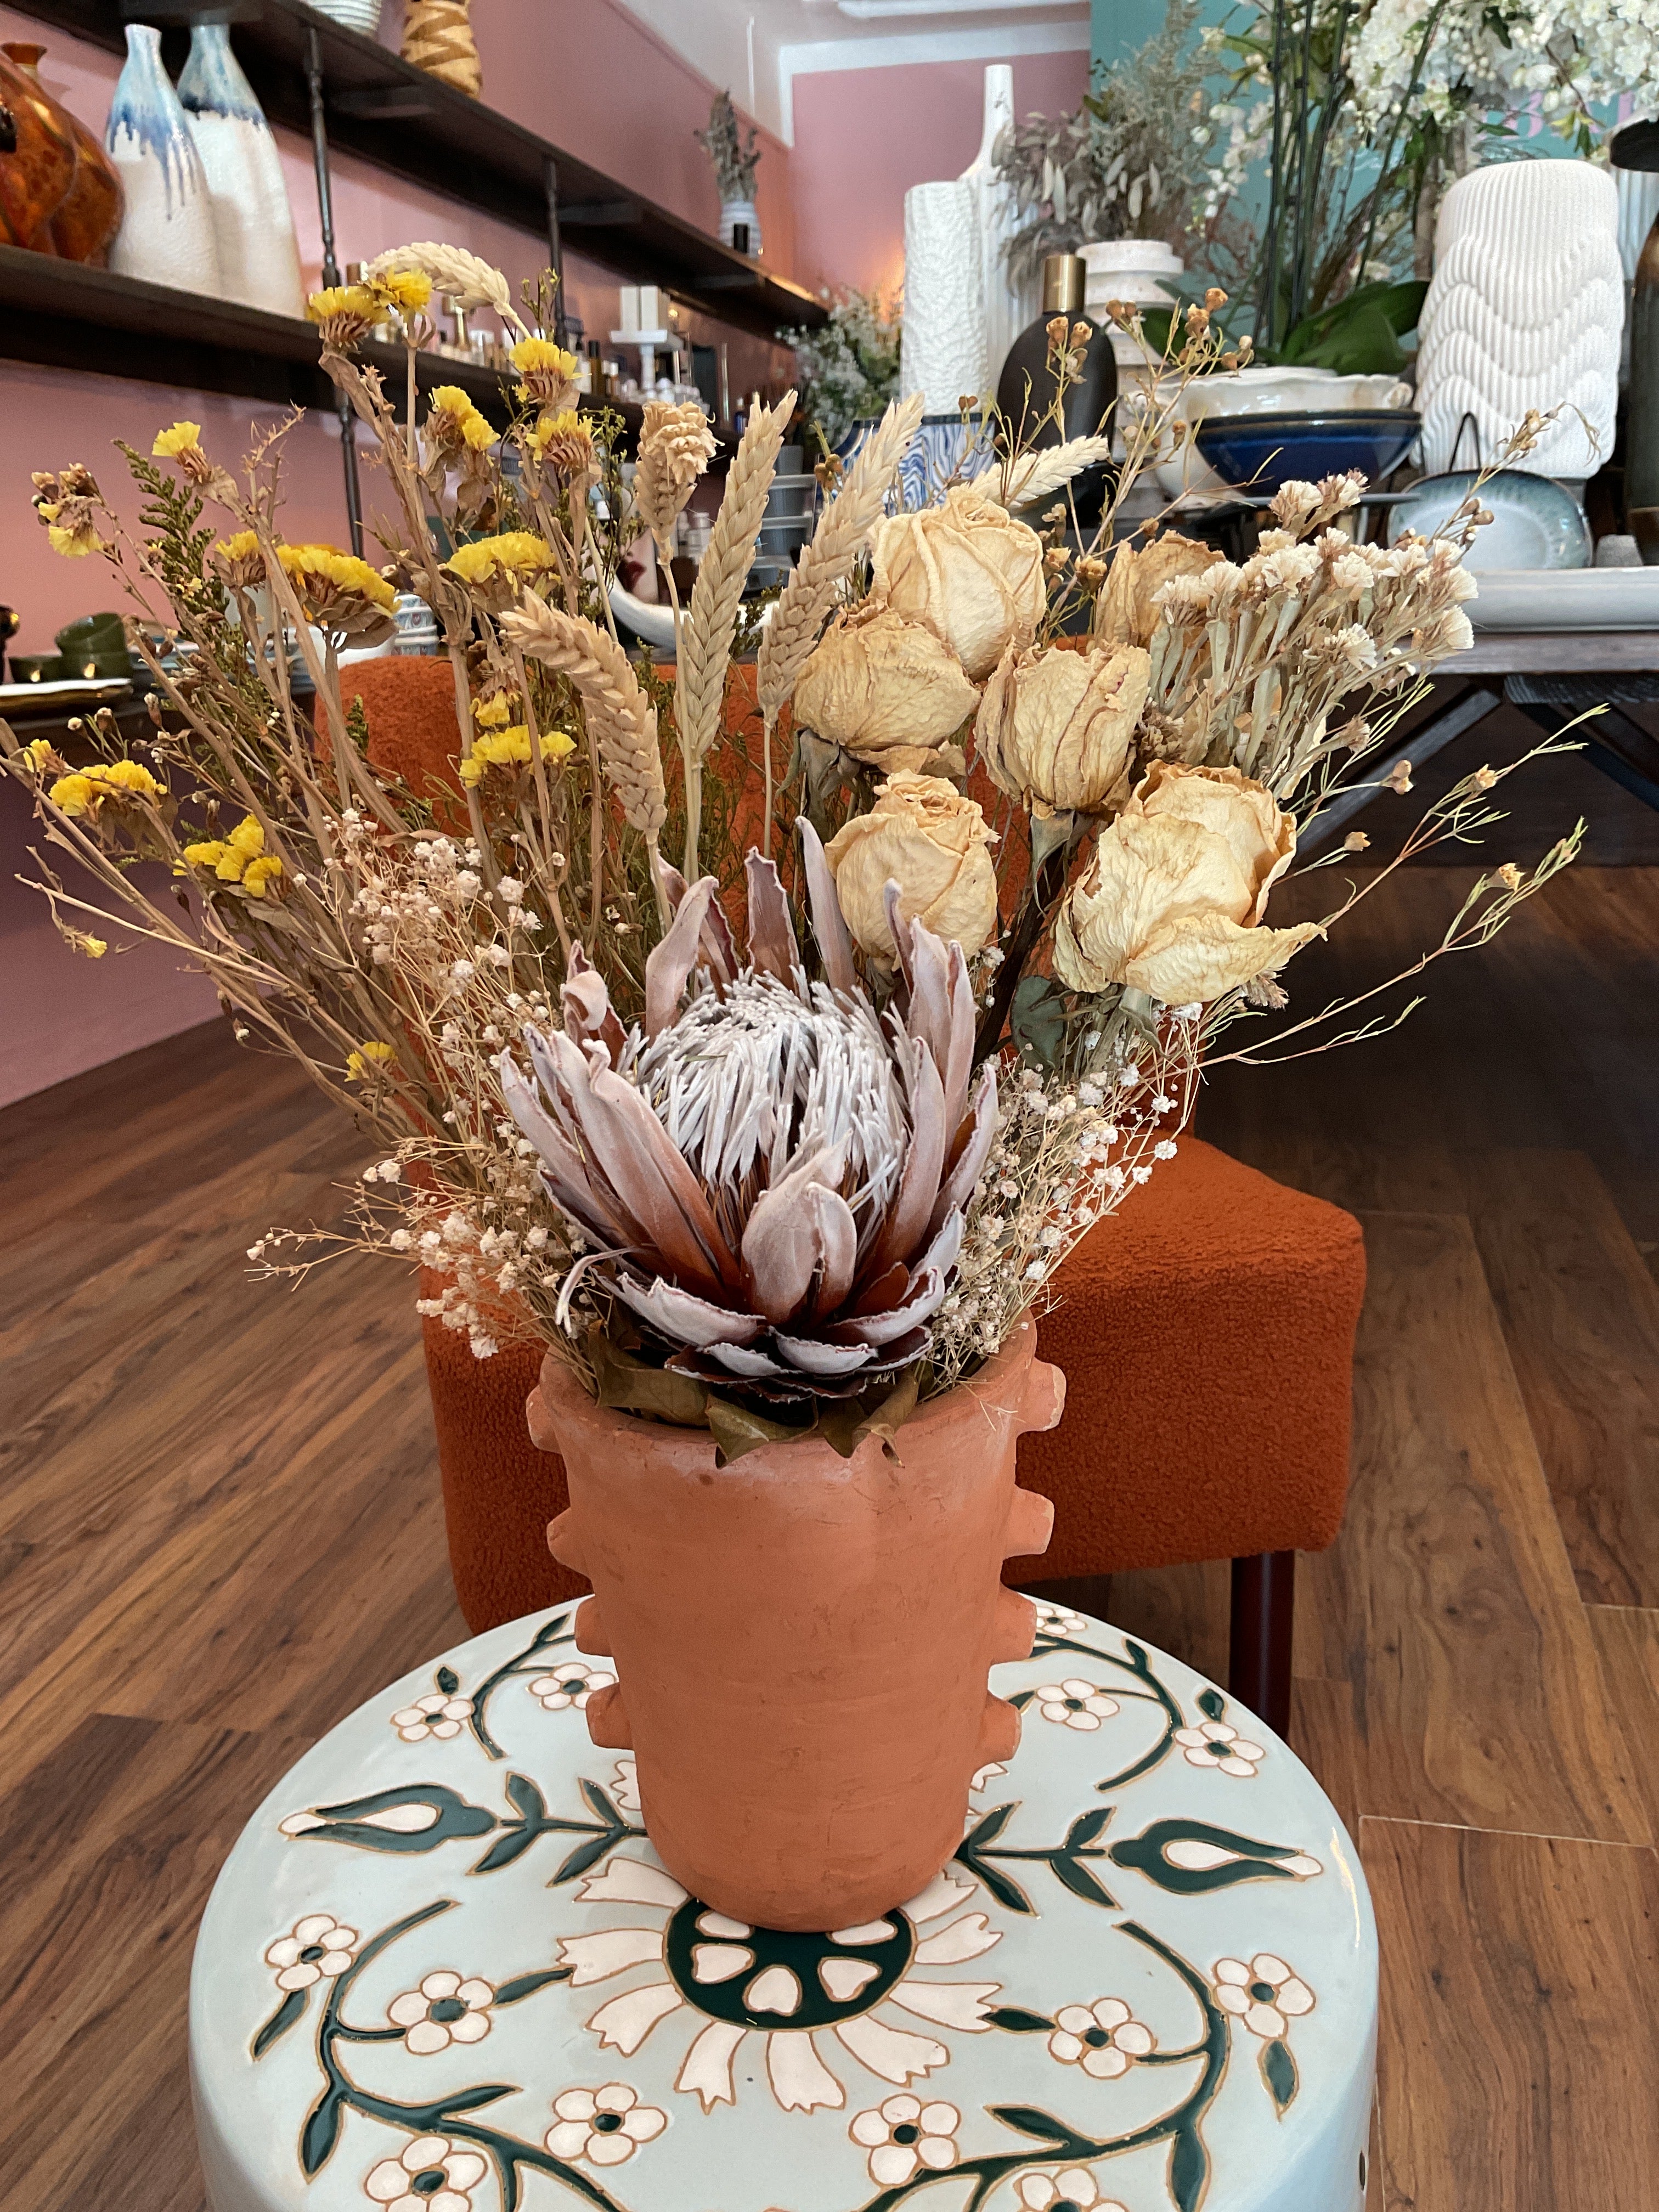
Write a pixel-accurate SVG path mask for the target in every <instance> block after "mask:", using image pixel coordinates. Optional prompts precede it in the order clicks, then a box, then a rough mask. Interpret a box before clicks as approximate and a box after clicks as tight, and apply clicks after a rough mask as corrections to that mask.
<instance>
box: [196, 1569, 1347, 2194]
mask: <svg viewBox="0 0 1659 2212" xmlns="http://www.w3.org/2000/svg"><path fill="white" fill-rule="evenodd" d="M573 1611H574V1608H573V1607H569V1606H562V1607H557V1608H556V1609H555V1610H554V1611H552V1612H550V1613H544V1614H538V1615H534V1616H532V1618H530V1619H528V1620H520V1621H514V1622H513V1623H511V1624H509V1625H508V1626H506V1627H504V1628H498V1629H495V1630H492V1631H491V1632H490V1633H489V1634H488V1635H486V1636H480V1637H478V1638H475V1639H474V1641H472V1642H471V1643H470V1644H462V1645H461V1646H460V1647H459V1649H458V1650H454V1651H453V1652H451V1653H450V1654H449V1655H448V1656H447V1657H446V1658H444V1659H442V1660H441V1661H440V1662H438V1664H437V1665H436V1666H435V1667H434V1668H431V1669H429V1670H428V1671H425V1672H422V1673H419V1674H410V1675H408V1676H406V1677H405V1678H404V1680H402V1681H401V1682H398V1683H397V1684H396V1685H394V1686H393V1687H392V1688H391V1689H390V1690H388V1691H387V1692H386V1693H385V1695H384V1696H382V1697H380V1698H376V1699H373V1700H372V1701H371V1702H370V1703H369V1704H368V1705H364V1706H362V1708H361V1709H360V1710H359V1711H357V1712H356V1713H354V1714H353V1715H352V1716H351V1717H350V1718H349V1720H347V1721H344V1722H343V1723H341V1725H340V1726H339V1727H338V1728H337V1729H334V1730H333V1732H332V1733H331V1735H328V1736H325V1738H324V1740H323V1741H322V1742H320V1743H319V1744H318V1745H317V1746H316V1747H315V1748H314V1749H313V1751H311V1752H309V1753H307V1755H306V1757H305V1758H304V1759H301V1761H300V1763H299V1765H297V1766H295V1768H294V1769H293V1771H291V1772H290V1773H289V1775H288V1776H287V1777H286V1778H285V1779H284V1780H283V1782H282V1783H281V1784H278V1786H277V1788H276V1790H275V1791H274V1792H273V1793H272V1795H271V1796H270V1797H269V1798H268V1799H267V1800H266V1802H265V1803H264V1805H263V1806H262V1807H261V1808H259V1810H258V1813H257V1814H255V1815H254V1817H253V1819H252V1820H251V1821H250V1822H249V1824H248V1826H247V1828H246V1832H244V1834H243V1835H242V1837H241V1838H240V1841H239V1842H238V1844H237V1845H236V1847H235V1849H234V1851H233V1852H232V1853H231V1855H230V1857H229V1859H228V1862H227V1863H226V1865H225V1868H224V1870H223V1872H222V1875H220V1877H219V1881H218V1884H217V1886H216V1888H215V1890H214V1892H213V1895H212V1898H211V1899H210V1902H209V1905H208V1908H207V1911H206V1914H205V1916H204V1920H203V1923H202V1929H201V1934H200V1936H199V1938H198V1940H197V1948H196V1962H195V1969H194V1973H193V1976H192V1979H191V2003H190V2050H191V2074H192V2081H193V2086H194V2092H195V2099H196V2116H197V2131H198V2135H199V2138H200V2143H201V2152H202V2161H203V2165H204V2169H205V2172H206V2176H207V2184H208V2191H209V2194H210V2199H211V2201H212V2203H213V2206H214V2208H215V2212H302V2208H303V2212H372V2208H374V2207H376V2206H379V2207H383V2208H384V2207H390V2208H392V2212H518V2208H520V2207H523V2208H525V2212H555V2208H556V2207H562V2206H568V2207H570V2208H571V2212H576V2208H577V2207H579V2206H581V2205H586V2206H587V2207H590V2208H597V2212H775V2208H779V2207H783V2208H787V2212H888V2208H890V2207H893V2206H897V2205H900V2204H905V2205H908V2204H909V2203H911V2201H912V2200H913V2199H914V2200H915V2202H916V2206H917V2212H979V2209H980V2208H981V2207H983V2208H986V2212H1091V2208H1097V2212H1114V2208H1126V2212H1169V2208H1171V2207H1173V2208H1174V2212H1198V2208H1199V2207H1200V2206H1202V2207H1204V2208H1206V2212H1267V2209H1268V2208H1272V2212H1360V2208H1361V2207H1362V2205H1363V2202H1364V2151H1365V2140H1366V2129H1367V2122H1368V2117H1369V2113H1370V2100H1371V2081H1372V2069H1373V2064H1374V2058H1375V2048H1376V1932H1375V1929H1374V1926H1373V1923H1372V1919H1371V1911H1370V1899H1369V1898H1368V1897H1367V1894H1366V1889H1365V1881H1364V1875H1362V1873H1361V1872H1360V1868H1359V1863H1358V1857H1357V1856H1356V1854H1355V1852H1354V1850H1353V1846H1352V1844H1351V1843H1350V1842H1349V1840H1348V1838H1347V1836H1346V1834H1345V1833H1344V1832H1343V1829H1342V1826H1341V1823H1340V1821H1339V1820H1338V1819H1337V1817H1336V1814H1335V1812H1334V1809H1333V1808H1332V1807H1331V1805H1330V1803H1329V1801H1328V1799H1327V1798H1326V1797H1325V1796H1324V1795H1323V1794H1322V1791H1321V1790H1320V1789H1319V1787H1318V1785H1317V1784H1316V1783H1315V1781H1314V1779H1313V1778H1312V1776H1311V1775H1310V1774H1309V1772H1308V1771H1307V1770H1306V1768H1305V1767H1304V1766H1303V1765H1301V1764H1300V1763H1299V1761H1298V1760H1297V1759H1295V1758H1294V1757H1293V1756H1292V1755H1291V1753H1290V1752H1289V1751H1288V1750H1287V1749H1286V1748H1285V1746H1284V1745H1283V1744H1282V1743H1280V1742H1279V1741H1278V1740H1277V1739H1276V1738H1275V1737H1273V1735H1271V1734H1270V1732H1269V1731H1268V1730H1267V1729H1265V1728H1264V1727H1263V1726H1262V1725H1261V1723H1260V1722H1258V1721H1257V1720H1255V1718H1254V1717H1252V1716H1251V1715H1250V1714H1249V1713H1247V1712H1245V1711H1243V1710H1242V1709H1240V1708H1238V1707H1236V1706H1233V1705H1231V1704H1230V1703H1229V1700H1228V1699H1227V1698H1226V1696H1225V1693H1224V1692H1221V1691H1220V1690H1218V1689H1216V1688H1215V1687H1214V1686H1212V1685H1210V1684H1207V1683H1206V1682H1205V1681H1204V1680H1202V1679H1201V1678H1200V1677H1199V1676H1198V1675H1195V1674H1193V1672H1192V1671H1191V1670H1190V1668H1187V1667H1184V1666H1182V1665H1181V1664H1180V1663H1179V1662H1177V1661H1176V1660H1174V1659H1171V1658H1169V1657H1166V1656H1164V1655H1162V1654H1161V1653H1159V1652H1157V1651H1154V1650H1147V1649H1146V1647H1145V1646H1143V1645H1141V1644H1136V1643H1135V1642H1133V1640H1131V1639H1129V1638H1126V1637H1124V1636H1121V1635H1120V1634H1119V1633H1118V1632H1117V1631H1116V1630H1115V1629H1112V1628H1109V1627H1106V1626H1103V1624H1102V1623H1101V1622H1099V1621H1097V1620H1091V1619H1089V1618H1088V1617H1086V1616H1085V1615H1084V1614H1081V1613H1067V1612H1062V1611H1060V1610H1057V1609H1055V1608H1054V1607H1043V1608H1042V1616H1041V1617H1042V1626H1041V1629H1040V1631H1039V1633H1038V1637H1037V1643H1036V1651H1035V1652H1034V1654H1033V1656H1031V1658H1030V1659H1029V1660H1025V1661H1022V1662H1019V1663H1018V1664H1017V1665H1012V1666H1008V1667H1001V1668H997V1669H996V1670H995V1673H994V1675H993V1678H992V1680H993V1684H994V1687H995V1688H996V1689H997V1690H998V1691H999V1692H1000V1694H1001V1695H1003V1696H1005V1697H1012V1699H1013V1700H1014V1702H1015V1703H1016V1704H1018V1705H1020V1706H1021V1707H1022V1708H1023V1711H1024V1736H1023V1740H1022V1741H1021V1744H1020V1747H1019V1750H1018V1753H1017V1754H1016V1755H1015V1757H1014V1758H1013V1759H1012V1760H1011V1761H1010V1763H1009V1765H1007V1767H1006V1769H1004V1768H1002V1767H1000V1766H990V1767H987V1768H986V1769H985V1770H984V1771H982V1772H981V1773H980V1774H979V1775H978V1776H977V1777H975V1785H974V1796H973V1803H972V1807H971V1809H970V1812H969V1821H968V1829H967V1833H966V1834H965V1836H964V1837H963V1844H962V1848H961V1850H959V1851H958V1852H957V1856H956V1857H955V1858H954V1859H953V1860H952V1861H951V1864H950V1865H949V1866H948V1867H946V1868H945V1869H944V1870H943V1871H942V1872H941V1873H940V1875H939V1877H938V1879H937V1880H936V1881H933V1882H932V1883H931V1884H930V1885H929V1886H928V1887H927V1889H926V1890H925V1891H924V1892H923V1893H922V1894H921V1896H920V1897H917V1898H914V1899H911V1901H910V1902H909V1903H908V1905H906V1906H905V1907H904V1908H903V1909H902V1911H894V1912H891V1913H889V1914H887V1915H886V1916H885V1917H884V1918H882V1919H879V1920H875V1921H872V1922H870V1923H866V1925H864V1926H862V1927H858V1928H843V1929H836V1930H833V1931H831V1932H829V1933H828V1934H825V1935H823V1936H799V1935H779V1934H776V1933H775V1932H773V1931H770V1930H769V1929H762V1928H750V1927H748V1926H746V1925H744V1923H741V1922H738V1921H733V1920H730V1919H727V1918H725V1917H722V1916H721V1915H720V1914H719V1913H715V1912H712V1911H708V1910H706V1909H705V1908H704V1907H703V1906H702V1905H701V1904H700V1903H699V1902H698V1900H697V1899H696V1898H692V1897H688V1896H687V1895H686V1893H685V1892H684V1890H683V1889H681V1888H680V1887H679V1886H678V1883H676V1882H675V1881H672V1880H671V1878H670V1877H669V1875H666V1874H665V1872H664V1871H663V1869H662V1868H661V1867H660V1866H659V1863H657V1860H656V1857H655V1856H654V1854H653V1851H652V1849H651V1845H650V1842H649V1840H648V1838H647V1835H646V1833H645V1831H644V1828H643V1827H642V1826H641V1819H640V1810H639V1793H638V1789H637V1786H636V1782H635V1772H634V1765H633V1761H632V1759H629V1758H628V1757H625V1756H624V1757H621V1758H619V1757H617V1754H616V1753H611V1752H601V1751H597V1750H595V1748H594V1747H593V1746H592V1744H591V1743H590V1742H589V1741H588V1736H587V1729H586V1724H585V1723H584V1720H583V1715H582V1708H583V1706H584V1705H586V1700H587V1699H588V1697H589V1696H590V1694H591V1693H592V1692H593V1691H594V1690H595V1689H597V1688H599V1687H602V1686H604V1685H605V1683H607V1682H608V1681H610V1680H612V1679H613V1677H612V1675H611V1673H610V1671H609V1669H608V1667H607V1665H606V1663H605V1662H599V1661H594V1660H592V1659H585V1658H582V1657H580V1656H578V1654H577V1652H576V1650H575V1645H574V1640H573V1638H572V1632H571V1615H572V1613H573ZM684 1663H685V1664H686V1665H687V1666H688V1667H691V1668H695V1667H696V1665H697V1655H696V1652H695V1651H688V1652H687V1653H686V1654H685V1656H684ZM719 1693H720V1692H719V1689H718V1686H716V1685H713V1684H711V1686H710V1690H709V1694H710V1695H711V1696H717V1695H719ZM915 1724H916V1729H917V1732H918V1734H921V1732H922V1731H924V1730H925V1729H927V1713H926V1711H918V1712H917V1714H916V1717H915Z"/></svg>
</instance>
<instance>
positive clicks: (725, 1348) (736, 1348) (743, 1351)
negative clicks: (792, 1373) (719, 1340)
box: [669, 1344, 788, 1382]
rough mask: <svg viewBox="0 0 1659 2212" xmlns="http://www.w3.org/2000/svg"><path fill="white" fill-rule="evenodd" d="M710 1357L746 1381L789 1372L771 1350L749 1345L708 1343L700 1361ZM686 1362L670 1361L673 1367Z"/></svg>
mask: <svg viewBox="0 0 1659 2212" xmlns="http://www.w3.org/2000/svg"><path fill="white" fill-rule="evenodd" d="M709 1359H712V1360H714V1363H715V1364H716V1365H718V1366H720V1367H723V1368H725V1370H726V1373H727V1374H728V1375H740V1376H743V1378H744V1381H745V1382H750V1381H752V1382H759V1381H760V1380H761V1379H762V1378H763V1376H764V1377H768V1378H770V1377H774V1376H777V1377H781V1376H784V1375H787V1372H788V1370H787V1368H785V1367H781V1366H780V1365H779V1364H778V1362H777V1361H776V1360H775V1359H774V1358H772V1356H771V1354H770V1353H769V1352H763V1351H757V1350H756V1349H755V1348H754V1347H753V1346H749V1345H743V1344H710V1345H706V1346H703V1348H702V1351H701V1352H699V1354H698V1361H699V1363H701V1362H702V1361H705V1360H709ZM685 1364H686V1362H685V1361H684V1360H682V1359H672V1360H670V1362H669V1365H670V1366H671V1367H683V1366H684V1365H685Z"/></svg>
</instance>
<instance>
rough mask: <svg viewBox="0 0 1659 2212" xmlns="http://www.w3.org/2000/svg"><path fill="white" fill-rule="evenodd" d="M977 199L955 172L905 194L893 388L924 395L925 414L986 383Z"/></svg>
mask: <svg viewBox="0 0 1659 2212" xmlns="http://www.w3.org/2000/svg"><path fill="white" fill-rule="evenodd" d="M984 301H985V275H984V264H983V262H982V260H981V253H980V236H979V202H978V197H977V195H976V193H975V190H974V187H973V185H971V184H969V183H968V182H966V181H965V180H964V179H961V178H955V179H951V180H950V181H949V182H945V183H939V184H932V185H911V187H910V189H909V191H908V192H906V194H905V195H904V333H903V337H902V342H901V344H900V349H899V391H900V393H901V395H902V397H904V398H909V396H910V395H911V394H912V393H913V392H922V393H925V394H926V397H927V413H928V414H930V415H946V414H954V413H955V412H956V410H957V401H958V400H960V399H961V398H963V397H964V396H965V395H966V394H967V393H969V392H973V393H975V394H980V393H983V392H988V391H989V389H990V364H989V362H987V359H986V353H985V306H984Z"/></svg>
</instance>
